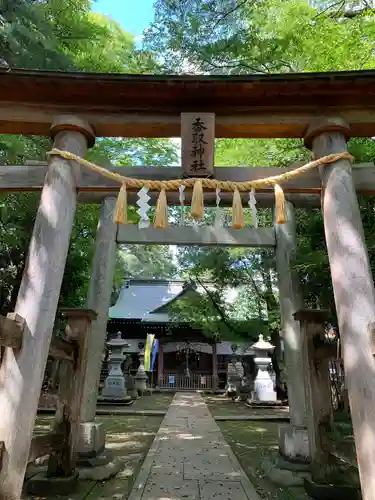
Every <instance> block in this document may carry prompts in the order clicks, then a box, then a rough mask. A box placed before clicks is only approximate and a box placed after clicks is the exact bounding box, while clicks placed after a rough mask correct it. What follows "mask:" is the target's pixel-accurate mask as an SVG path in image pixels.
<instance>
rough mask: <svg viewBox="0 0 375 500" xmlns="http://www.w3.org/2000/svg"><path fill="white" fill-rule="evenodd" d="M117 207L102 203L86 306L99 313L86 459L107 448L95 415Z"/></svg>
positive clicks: (87, 401)
mask: <svg viewBox="0 0 375 500" xmlns="http://www.w3.org/2000/svg"><path fill="white" fill-rule="evenodd" d="M115 206H116V198H115V197H107V198H105V199H103V201H102V203H101V207H100V216H99V223H98V230H97V233H96V243H95V245H96V248H95V255H94V258H93V264H92V273H91V278H90V282H89V289H88V297H87V307H88V308H89V309H93V310H94V311H96V313H97V318H96V320H95V321H93V323H92V326H91V331H90V338H89V341H88V353H87V355H88V361H87V373H86V379H85V385H84V388H83V397H82V409H81V417H82V418H81V420H82V423H81V428H80V436H79V447H78V450H79V453H80V454H81V455H82V456H86V457H95V456H96V455H97V454H99V453H100V452H101V451H103V449H104V446H105V432H104V427H103V424H102V423H99V422H95V413H96V401H97V397H98V390H99V381H100V371H101V367H102V354H103V349H104V346H105V339H106V332H107V321H108V309H109V305H110V299H111V292H112V284H113V277H114V272H115V264H116V229H117V226H116V224H115V223H114V222H113V214H114V211H115Z"/></svg>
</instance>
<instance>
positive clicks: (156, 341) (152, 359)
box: [150, 339, 159, 372]
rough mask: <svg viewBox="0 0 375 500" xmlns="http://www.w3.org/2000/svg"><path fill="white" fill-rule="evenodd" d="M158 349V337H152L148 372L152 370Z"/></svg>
mask: <svg viewBox="0 0 375 500" xmlns="http://www.w3.org/2000/svg"><path fill="white" fill-rule="evenodd" d="M158 351H159V339H154V345H153V346H152V356H151V366H150V372H152V371H153V370H154V366H155V360H156V355H157V353H158Z"/></svg>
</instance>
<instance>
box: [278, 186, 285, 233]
mask: <svg viewBox="0 0 375 500" xmlns="http://www.w3.org/2000/svg"><path fill="white" fill-rule="evenodd" d="M275 218H276V222H277V224H285V222H286V212H285V195H284V191H283V188H282V187H281V186H280V184H275Z"/></svg>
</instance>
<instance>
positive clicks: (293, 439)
mask: <svg viewBox="0 0 375 500" xmlns="http://www.w3.org/2000/svg"><path fill="white" fill-rule="evenodd" d="M279 451H280V455H281V456H282V457H283V458H285V460H289V461H291V462H302V463H309V462H310V450H309V439H308V434H307V429H306V428H305V427H297V426H295V425H291V424H289V425H280V426H279Z"/></svg>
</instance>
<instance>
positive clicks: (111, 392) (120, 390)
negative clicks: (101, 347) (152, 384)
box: [98, 332, 132, 404]
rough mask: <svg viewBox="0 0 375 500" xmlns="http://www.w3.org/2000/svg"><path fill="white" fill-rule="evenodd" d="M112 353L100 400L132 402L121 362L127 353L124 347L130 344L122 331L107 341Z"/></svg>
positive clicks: (122, 402) (121, 402)
mask: <svg viewBox="0 0 375 500" xmlns="http://www.w3.org/2000/svg"><path fill="white" fill-rule="evenodd" d="M107 346H108V347H109V350H110V354H109V356H108V377H107V378H106V379H105V382H104V389H103V391H102V394H101V396H100V397H99V398H98V399H99V401H103V402H108V403H120V404H131V403H132V398H131V397H130V396H129V395H128V393H127V390H126V386H125V378H124V375H123V373H122V370H121V363H122V362H123V361H124V359H125V356H126V354H125V353H124V349H125V348H128V347H129V344H128V343H127V342H126V341H125V340H123V338H122V337H121V332H117V334H116V337H115V338H114V339H112V340H109V341H108V342H107Z"/></svg>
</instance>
